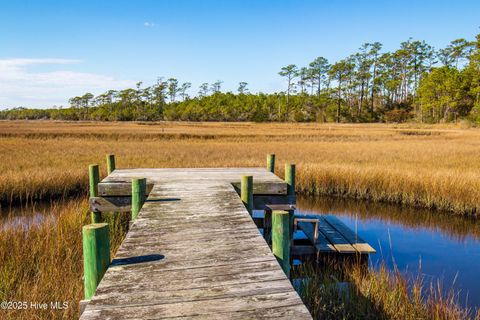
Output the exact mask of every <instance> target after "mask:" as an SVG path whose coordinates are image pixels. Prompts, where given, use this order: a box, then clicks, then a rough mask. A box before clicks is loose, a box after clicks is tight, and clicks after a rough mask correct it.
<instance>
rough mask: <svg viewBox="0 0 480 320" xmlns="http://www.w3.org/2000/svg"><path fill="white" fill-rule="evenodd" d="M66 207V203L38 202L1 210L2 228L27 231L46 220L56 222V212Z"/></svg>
mask: <svg viewBox="0 0 480 320" xmlns="http://www.w3.org/2000/svg"><path fill="white" fill-rule="evenodd" d="M65 206H66V201H63V200H62V201H57V202H50V201H45V202H37V203H33V204H29V205H26V206H10V207H1V208H0V228H2V229H3V230H5V229H7V228H21V227H23V228H24V229H25V230H27V229H28V228H29V227H30V226H38V225H41V224H42V223H44V222H45V221H46V220H49V221H51V220H55V217H56V215H55V214H53V213H54V211H59V210H61V209H62V208H63V207H65Z"/></svg>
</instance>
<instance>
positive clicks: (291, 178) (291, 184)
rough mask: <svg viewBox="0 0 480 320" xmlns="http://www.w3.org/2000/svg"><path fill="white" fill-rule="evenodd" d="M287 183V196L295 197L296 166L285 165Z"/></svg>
mask: <svg viewBox="0 0 480 320" xmlns="http://www.w3.org/2000/svg"><path fill="white" fill-rule="evenodd" d="M285 182H286V183H287V195H288V196H295V165H294V164H290V163H286V164H285Z"/></svg>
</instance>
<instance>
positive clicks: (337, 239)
mask: <svg viewBox="0 0 480 320" xmlns="http://www.w3.org/2000/svg"><path fill="white" fill-rule="evenodd" d="M318 218H319V224H318V228H319V230H320V232H321V233H323V234H324V235H325V237H326V238H327V240H328V241H329V242H330V243H331V244H332V245H333V246H334V247H335V249H336V250H337V251H338V252H340V253H355V252H357V251H356V250H355V248H354V247H352V245H351V244H350V242H348V241H347V239H345V238H344V237H343V236H342V234H341V233H340V232H338V231H337V230H336V229H335V228H333V227H332V226H331V225H330V224H329V223H328V222H327V221H326V220H325V218H324V217H323V216H318Z"/></svg>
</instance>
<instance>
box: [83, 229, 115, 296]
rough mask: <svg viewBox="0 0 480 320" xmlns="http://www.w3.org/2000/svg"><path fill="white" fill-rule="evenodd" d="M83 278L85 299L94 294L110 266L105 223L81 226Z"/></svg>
mask: <svg viewBox="0 0 480 320" xmlns="http://www.w3.org/2000/svg"><path fill="white" fill-rule="evenodd" d="M82 235H83V277H84V285H85V288H84V290H85V299H86V300H89V299H91V298H92V296H93V295H94V294H95V291H96V290H97V286H98V284H99V283H100V280H102V277H103V275H104V274H105V272H106V271H107V269H108V266H109V265H110V237H109V234H108V224H107V223H94V224H89V225H86V226H83V229H82Z"/></svg>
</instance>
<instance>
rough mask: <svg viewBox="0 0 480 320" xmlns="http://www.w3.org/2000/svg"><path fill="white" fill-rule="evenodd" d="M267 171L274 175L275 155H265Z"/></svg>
mask: <svg viewBox="0 0 480 320" xmlns="http://www.w3.org/2000/svg"><path fill="white" fill-rule="evenodd" d="M267 170H268V171H270V172H271V173H275V154H273V153H270V154H267Z"/></svg>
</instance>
